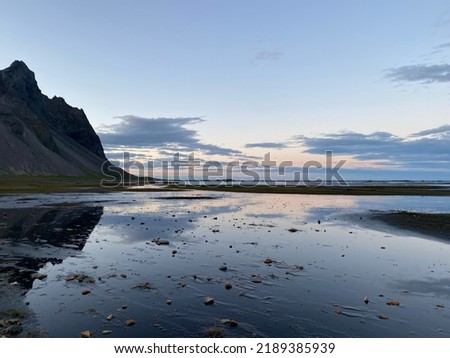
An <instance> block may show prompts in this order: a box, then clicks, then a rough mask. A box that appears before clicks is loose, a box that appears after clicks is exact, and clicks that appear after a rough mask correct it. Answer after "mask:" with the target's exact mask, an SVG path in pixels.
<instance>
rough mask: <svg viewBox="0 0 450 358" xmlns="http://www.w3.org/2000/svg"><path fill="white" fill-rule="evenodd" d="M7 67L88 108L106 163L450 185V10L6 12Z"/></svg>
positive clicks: (414, 5) (16, 5)
mask: <svg viewBox="0 0 450 358" xmlns="http://www.w3.org/2000/svg"><path fill="white" fill-rule="evenodd" d="M1 9H2V15H3V16H2V21H1V22H0V67H1V68H6V67H8V66H9V65H10V64H11V62H13V61H14V60H16V59H17V60H23V61H24V62H25V63H26V64H27V65H28V67H29V68H30V69H31V70H32V71H34V72H35V74H36V79H37V81H38V84H39V86H40V88H41V90H42V92H43V93H44V94H46V95H48V96H49V97H53V96H54V95H57V96H60V97H64V98H65V99H66V101H67V102H68V103H69V104H70V105H72V106H75V107H79V108H83V109H84V111H85V113H86V114H87V116H88V118H89V120H90V122H91V124H92V126H93V127H94V128H95V130H96V131H97V132H98V134H99V136H100V138H101V140H102V143H103V145H104V147H105V150H106V154H107V156H108V157H109V158H110V159H111V160H113V161H120V160H121V158H122V161H123V152H124V151H126V152H129V153H130V158H131V161H141V162H146V161H148V160H153V161H158V160H164V159H168V158H171V157H173V154H174V153H176V152H180V153H181V155H184V156H186V155H187V154H189V153H194V154H195V157H196V158H199V160H201V161H203V162H204V161H218V162H220V163H228V162H230V161H240V162H243V161H257V162H259V161H262V159H263V158H264V156H265V155H266V153H270V157H271V159H273V160H274V161H276V163H277V165H278V163H280V162H282V161H291V162H292V166H294V167H302V166H303V165H304V164H305V163H307V162H308V161H311V160H315V161H318V162H320V163H325V151H327V150H331V151H333V155H334V156H333V163H337V162H338V161H340V160H345V161H346V162H345V165H344V166H343V169H342V171H343V173H345V175H346V176H347V177H348V178H349V179H440V180H446V179H450V150H449V149H450V111H449V109H450V108H449V107H450V88H449V84H450V3H449V2H448V1H443V0H442V1H441V0H428V1H422V0H420V1H418V0H396V1H385V0H378V1H363V0H340V1H331V0H273V1H267V0H246V1H242V0H239V1H235V0H226V1H225V0H222V1H218V0H189V1H188V0H158V1H157V0H146V1H137V0H135V1H133V0H131V1H117V0H107V1H106V0H97V1H85V0H77V1H56V0H51V1H50V0H40V1H32V0H28V1H25V0H15V1H2V2H1Z"/></svg>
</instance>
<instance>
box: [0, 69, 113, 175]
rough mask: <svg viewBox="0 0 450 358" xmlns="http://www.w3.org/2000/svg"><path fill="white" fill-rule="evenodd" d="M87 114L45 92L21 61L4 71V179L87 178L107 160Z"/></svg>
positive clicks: (0, 100) (0, 160)
mask: <svg viewBox="0 0 450 358" xmlns="http://www.w3.org/2000/svg"><path fill="white" fill-rule="evenodd" d="M106 160H107V159H106V157H105V154H104V152H103V147H102V144H101V142H100V139H99V137H98V136H97V134H96V133H95V131H94V129H93V128H92V126H91V125H90V123H89V121H88V119H87V117H86V115H85V114H84V112H83V110H82V109H78V108H74V107H71V106H69V105H68V104H67V103H66V102H65V101H64V99H63V98H60V97H53V98H51V99H50V98H48V97H47V96H45V95H43V94H42V93H41V90H40V89H39V87H38V84H37V82H36V79H35V77H34V73H33V72H32V71H30V70H29V69H28V67H27V66H26V65H25V63H23V62H22V61H15V62H13V63H12V64H11V66H10V67H8V68H6V69H4V70H1V71H0V175H23V174H30V175H74V176H78V175H80V176H81V175H87V174H95V173H97V174H98V173H101V166H102V164H103V163H104V162H105V161H106Z"/></svg>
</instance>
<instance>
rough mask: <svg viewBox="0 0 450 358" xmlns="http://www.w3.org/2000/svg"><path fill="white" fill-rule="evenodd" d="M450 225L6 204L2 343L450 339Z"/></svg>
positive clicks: (250, 199) (390, 215) (102, 201)
mask: <svg viewBox="0 0 450 358" xmlns="http://www.w3.org/2000/svg"><path fill="white" fill-rule="evenodd" d="M449 212H450V197H447V196H438V197H433V196H428V197H421V196H403V195H402V196H396V195H393V196H377V195H370V196H366V195H358V196H352V195H290V194H263V193H258V194H255V193H236V192H234V193H233V192H214V191H207V192H206V191H195V190H189V191H181V192H177V191H166V192H112V193H60V194H36V193H30V194H18V195H5V196H2V197H1V199H0V259H1V260H0V304H1V308H0V331H1V332H0V333H2V335H4V336H10V337H27V336H30V337H36V336H37V337H80V336H81V333H82V332H83V333H84V334H85V335H86V334H87V333H86V332H89V336H91V337H207V336H211V335H213V336H215V337H450V232H448V231H447V229H446V228H447V227H448V215H446V214H448V213H449ZM402 213H403V214H402ZM414 215H418V216H419V217H421V219H417V218H416V217H414ZM395 216H398V217H397V218H395ZM405 217H406V219H405ZM423 217H425V218H426V219H427V218H428V219H429V218H432V219H431V220H437V221H436V222H434V223H433V224H432V226H433V230H427V226H428V225H431V224H429V222H430V221H429V220H428V221H427V220H426V219H425V221H423V220H424V219H423ZM418 220H422V221H421V222H420V223H419V224H417V225H418V226H419V228H418V227H415V226H414V225H415V223H417V221H418ZM417 225H416V226H417ZM446 225H447V226H446Z"/></svg>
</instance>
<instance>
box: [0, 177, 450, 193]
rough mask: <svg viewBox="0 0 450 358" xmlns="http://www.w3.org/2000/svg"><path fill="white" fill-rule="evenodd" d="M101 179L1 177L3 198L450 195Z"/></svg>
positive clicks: (426, 189) (404, 186)
mask: <svg viewBox="0 0 450 358" xmlns="http://www.w3.org/2000/svg"><path fill="white" fill-rule="evenodd" d="M101 180H102V178H101V177H97V176H94V177H83V178H79V177H45V176H33V177H27V176H21V177H0V195H11V194H32V193H36V194H37V193H76V192H83V193H90V192H92V193H109V192H142V193H144V192H159V191H165V192H169V191H189V190H200V191H207V192H209V191H216V192H232V193H254V194H259V193H261V194H294V195H302V194H303V195H357V196H359V195H367V196H373V195H375V196H376V195H379V196H391V195H408V196H450V186H442V185H438V184H435V183H430V184H423V183H417V184H413V183H401V184H400V183H399V184H395V183H394V184H393V183H386V184H376V185H375V184H368V185H364V184H357V185H352V184H350V185H348V186H327V185H322V186H307V185H297V186H293V185H249V184H232V183H225V184H214V183H212V184H211V185H182V184H176V183H169V184H162V183H161V184H156V185H155V184H154V183H148V184H152V185H151V186H146V185H140V183H139V182H134V183H127V184H125V185H124V184H118V185H107V186H102V185H101Z"/></svg>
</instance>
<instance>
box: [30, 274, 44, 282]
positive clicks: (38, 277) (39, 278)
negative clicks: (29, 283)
mask: <svg viewBox="0 0 450 358" xmlns="http://www.w3.org/2000/svg"><path fill="white" fill-rule="evenodd" d="M32 277H33V278H34V279H35V280H41V281H42V280H45V279H46V278H47V275H45V274H42V273H41V274H39V273H37V274H34V275H33V276H32Z"/></svg>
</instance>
